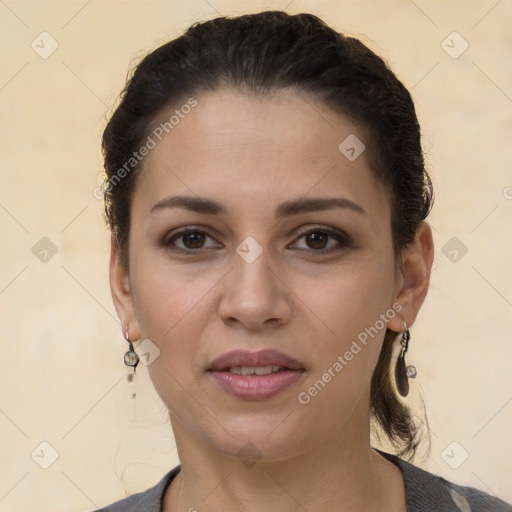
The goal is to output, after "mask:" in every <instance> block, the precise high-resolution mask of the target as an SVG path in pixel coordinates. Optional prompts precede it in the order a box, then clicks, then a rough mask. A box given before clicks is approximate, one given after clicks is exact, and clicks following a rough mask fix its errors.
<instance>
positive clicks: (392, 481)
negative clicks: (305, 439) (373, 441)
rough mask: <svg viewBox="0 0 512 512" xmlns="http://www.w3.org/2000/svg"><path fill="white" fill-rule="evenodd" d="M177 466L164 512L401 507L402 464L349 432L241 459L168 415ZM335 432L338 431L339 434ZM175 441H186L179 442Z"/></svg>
mask: <svg viewBox="0 0 512 512" xmlns="http://www.w3.org/2000/svg"><path fill="white" fill-rule="evenodd" d="M173 429H174V431H175V436H176V442H177V446H178V451H179V453H180V461H181V471H180V473H179V474H178V476H177V477H176V478H175V480H174V481H173V483H172V485H171V486H170V487H169V489H168V491H167V493H166V495H165V500H164V508H163V510H164V512H182V511H183V512H193V511H194V510H196V511H199V512H200V511H201V510H222V511H223V512H235V511H239V510H244V511H247V512H266V511H268V510H280V511H282V512H292V511H293V512H296V511H297V510H307V511H308V512H320V511H322V512H325V511H326V510H332V508H333V506H332V504H333V503H336V510H337V511H339V512H363V511H364V512H373V511H379V512H395V511H399V510H402V511H403V510H405V490H404V483H403V478H402V475H401V472H400V470H399V468H397V467H396V466H395V465H394V464H393V463H391V462H389V461H388V460H387V459H385V458H384V457H382V456H381V455H380V454H378V453H377V452H376V451H375V450H373V449H372V448H371V447H370V445H369V442H368V437H365V436H361V435H357V436H356V435H352V436H349V437H345V438H344V441H341V442H340V441H333V440H329V442H325V443H324V444H322V445H321V446H315V447H314V449H310V450H308V451H305V452H303V453H300V454H295V456H293V457H292V456H290V457H283V458H281V459H279V460H275V459H273V460H268V459H267V458H265V457H263V458H261V459H259V460H257V459H255V460H252V461H251V460H240V458H238V457H237V456H236V455H226V453H224V452H220V451H219V450H217V449H216V448H212V446H211V445H206V444H204V443H203V442H201V441H199V440H198V439H197V438H195V439H194V442H190V439H187V440H186V442H185V439H184V438H186V437H188V435H189V433H188V432H186V431H185V430H184V429H182V428H181V427H180V425H176V424H175V423H173ZM339 438H340V436H337V439H339ZM180 448H184V449H183V450H180Z"/></svg>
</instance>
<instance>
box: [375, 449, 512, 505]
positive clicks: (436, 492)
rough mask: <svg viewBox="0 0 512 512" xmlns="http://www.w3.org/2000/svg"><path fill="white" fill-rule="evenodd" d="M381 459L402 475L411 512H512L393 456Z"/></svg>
mask: <svg viewBox="0 0 512 512" xmlns="http://www.w3.org/2000/svg"><path fill="white" fill-rule="evenodd" d="M383 455H385V457H386V458H388V459H389V460H390V461H391V462H394V463H395V464H396V465H397V466H398V467H399V468H400V470H401V471H402V474H403V477H404V482H405V491H406V497H407V510H408V511H410V512H422V511H424V510H436V511H442V512H512V505H510V504H508V503H505V502H504V501H502V500H500V499H499V498H496V497H494V496H491V495H490V494H487V493H485V492H483V491H480V490H478V489H474V488H473V487H463V486H460V485H457V484H454V483H453V482H449V481H448V480H446V479H444V478H442V477H440V476H436V475H434V474H432V473H429V472H427V471H424V470H422V469H420V468H418V467H416V466H414V465H412V464H410V463H409V462H406V461H404V460H402V459H400V458H398V457H395V456H393V455H389V454H383Z"/></svg>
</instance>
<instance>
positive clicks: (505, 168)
mask: <svg viewBox="0 0 512 512" xmlns="http://www.w3.org/2000/svg"><path fill="white" fill-rule="evenodd" d="M269 8H271V9H285V8H286V9H287V10H288V11H289V12H301V11H309V12H313V13H315V14H318V15H319V16H321V17H322V18H324V19H325V20H326V21H327V22H328V23H329V24H331V25H332V26H334V27H336V28H337V29H338V30H341V31H344V32H348V33H351V34H353V35H356V36H360V37H361V38H362V39H363V41H364V42H365V43H367V44H368V45H369V46H370V47H372V48H373V49H374V50H376V51H377V52H378V53H380V54H381V55H382V56H384V57H385V58H386V59H387V60H388V61H389V62H390V64H391V66H392V68H393V69H394V70H395V72H396V73H397V74H398V75H399V77H400V78H401V79H402V80H403V81H404V83H405V84H406V86H408V87H409V88H410V89H411V90H412V93H413V95H414V98H415V101H416V104H417V108H418V113H419V116H420V121H421V122H422V124H423V128H424V134H425V139H424V141H425V149H426V151H427V152H428V162H429V166H430V168H431V169H432V172H433V174H434V178H435V189H436V196H437V198H436V204H435V207H434V211H433V213H432V215H431V217H430V222H431V225H432V226H433V228H434V230H435V243H436V261H435V270H434V272H433V275H432V285H431V290H430V293H429V296H428V298H427V302H426V304H425V306H424V308H423V311H422V313H421V315H420V318H419V320H418V321H417V323H416V324H415V325H414V327H413V328H412V331H411V332H412V346H411V349H410V356H409V361H408V362H409V363H410V364H414V365H415V366H416V367H417V368H418V372H419V374H418V377H417V379H416V380H415V381H413V388H414V391H413V395H412V397H411V401H412V402H415V401H416V402H417V401H418V400H419V397H420V396H421V397H422V398H423V400H424V402H425V405H426V409H427V412H428V418H429V421H430V426H431V432H432V446H431V452H430V456H429V457H427V458H425V459H421V458H420V459H418V460H417V464H418V465H419V466H421V467H424V468H426V469H429V470H430V471H432V472H435V473H438V474H441V475H443V476H444V477H446V478H447V479H449V480H452V481H455V482H458V483H464V484H466V485H472V486H475V487H478V488H481V489H483V490H485V491H487V492H489V493H495V494H497V495H499V496H501V497H502V498H504V499H507V500H508V501H512V485H511V484H510V482H511V481H512V463H511V454H512V440H511V434H510V432H511V428H510V424H511V422H512V385H511V382H512V381H511V379H510V363H511V360H512V358H511V356H512V344H511V337H510V333H511V332H512V272H511V271H510V268H511V266H510V262H511V261H512V230H511V229H510V226H511V213H512V200H511V199H512V173H511V171H510V169H511V167H510V162H511V151H512V150H511V147H512V145H511V144H510V141H511V140H512V127H511V112H512V76H511V75H512V67H511V66H510V62H511V49H512V33H511V31H510V26H511V21H512V2H511V1H510V0H501V1H495V0H492V1H477V2H465V1H456V2H446V1H442V2H441V1H438V2H433V1H426V0H425V1H420V0H416V1H415V2H412V1H406V0H401V1H397V2H388V1H380V2H366V1H360V2H348V1H327V0H324V1H315V2H313V1H300V0H294V1H292V2H290V1H289V0H284V1H281V0H276V1H271V0H267V1H260V2H258V1H253V2H241V1H239V0H238V1H236V0H208V1H206V0H187V1H186V2H185V1H169V0H168V1H161V2H143V1H138V2H127V1H126V2H125V1H123V2H121V1H119V2H116V1H104V0H93V1H89V2H87V1H80V2H74V1H70V2H47V1H38V2H20V1H14V0H5V1H3V0H2V1H1V2H0V19H1V22H0V23H1V25H0V44H1V48H2V69H1V75H0V109H1V119H2V125H1V144H2V147H1V150H2V152H1V154H2V158H1V167H0V169H1V171H0V172H1V186H0V226H1V242H2V250H1V252H0V315H1V352H0V353H1V354H2V369H1V371H0V379H1V386H0V393H1V398H0V443H1V444H0V454H1V456H0V460H1V462H0V465H1V466H0V511H9V512H21V511H26V512H28V511H30V512H45V511H48V512H49V511H51V512H59V511H66V512H70V511H88V510H94V509H95V508H96V507H99V506H103V505H105V504H107V503H110V502H112V501H114V500H116V499H119V498H121V497H123V496H125V494H126V493H133V492H136V491H139V490H142V489H145V488H147V487H149V486H150V485H152V484H153V483H155V482H156V481H157V480H158V479H159V478H160V477H161V476H162V475H163V474H164V473H165V472H167V471H168V470H169V469H170V468H171V467H172V466H174V465H175V464H177V457H176V451H175V446H174V444H173V441H172V434H171V431H170V428H169V423H168V420H167V415H166V410H165V407H164V406H163V404H162V403H161V402H160V400H159V398H158V397H157V396H156V393H155V392H154V391H153V389H152V387H151V384H150V382H149V379H148V376H147V369H146V368H144V367H142V368H141V369H140V371H138V372H137V376H136V379H135V382H133V383H129V382H128V381H127V380H126V375H127V370H126V368H125V367H124V365H123V362H122V355H123V353H124V351H125V349H126V343H125V341H124V339H123V337H122V334H121V330H120V327H119V323H118V320H117V318H116V315H115V312H114V308H113V305H112V302H111V298H110V291H109V285H108V275H107V264H108V245H109V235H108V233H107V231H106V229H105V226H104V224H103V221H102V217H101V213H102V208H103V206H102V203H101V201H99V200H97V199H96V198H95V197H94V196H93V190H94V188H95V187H97V186H98V184H99V183H100V182H101V170H102V160H101V154H100V150H99V147H100V144H99V140H100V135H101V132H102V129H103V127H104V125H105V118H106V115H108V112H109V109H111V108H112V106H113V105H114V103H115V101H116V97H117V95H118V93H119V92H120V91H121V88H122V86H123V85H124V79H125V76H126V72H127V69H128V66H129V64H130V63H131V62H132V61H133V59H134V58H139V57H140V56H142V55H143V54H144V53H145V52H147V51H149V50H151V49H153V48H154V47H155V46H156V45H158V44H161V43H163V42H165V41H167V40H168V39H169V38H171V37H174V36H176V35H178V34H179V33H180V32H181V31H182V30H184V29H185V28H186V27H187V26H188V25H190V24H191V23H192V22H194V21H197V20H203V19H208V18H211V17H213V16H215V15H216V11H217V12H218V13H221V14H235V13H241V12H251V11H252V12H255V11H259V10H264V9H269ZM43 31H46V32H48V33H49V34H51V37H53V38H54V39H55V40H56V41H57V43H58V48H57V50H56V51H55V52H54V53H53V54H52V55H50V56H48V58H46V59H44V58H42V57H41V56H40V55H39V54H38V53H36V51H34V50H33V49H32V47H31V43H32V41H34V40H35V43H34V46H35V47H36V48H37V49H38V51H39V52H40V53H41V52H44V51H48V50H49V49H51V40H50V39H49V38H48V36H40V34H41V32H43ZM453 31H457V32H458V33H459V34H460V36H461V37H462V38H463V40H465V41H467V43H468V44H469V47H468V49H467V50H466V51H465V52H464V53H463V54H462V55H460V56H459V57H458V58H452V57H453V55H454V52H458V51H460V50H461V49H462V48H463V46H462V45H463V44H464V41H463V40H462V39H460V38H459V37H458V36H456V35H455V36H453V35H452V36H450V37H449V38H448V39H447V40H446V42H445V43H444V44H443V41H444V40H445V39H446V38H447V36H449V35H450V34H451V33H452V32H453ZM36 45H39V46H36ZM450 47H452V48H450ZM445 50H448V51H450V52H452V56H450V55H448V53H447V52H446V51H445ZM43 237H47V238H48V239H50V240H51V242H52V243H53V244H54V245H55V247H56V249H57V252H56V254H55V255H53V256H52V253H51V252H49V253H48V254H47V256H46V259H47V261H46V262H45V261H41V260H40V258H43V259H44V256H45V254H44V253H41V251H44V249H45V247H46V246H44V243H45V242H41V243H42V244H43V246H42V248H41V247H39V249H38V250H35V252H36V254H34V253H33V250H32V248H33V247H34V246H35V244H36V243H38V241H39V240H40V239H41V238H43ZM453 237H456V239H457V240H455V242H454V241H453V240H452V241H451V242H450V240H451V239H452V238H453ZM46 243H47V242H46ZM454 243H456V244H459V248H457V247H456V246H452V245H450V244H454ZM446 244H448V245H447V246H446ZM460 244H464V246H465V247H467V253H466V254H464V255H462V252H461V251H460V247H461V245H460ZM37 247H38V246H37ZM453 250H456V251H458V252H457V253H454V252H453ZM38 251H39V252H38ZM450 251H452V252H450ZM455 256H457V260H456V261H452V260H453V258H454V257H455ZM134 393H136V395H137V397H136V399H133V398H132V396H133V394H134ZM41 442H47V443H49V444H50V445H51V447H49V446H47V445H42V446H40V443H41ZM453 442H456V443H458V444H457V445H452V446H450V444H451V443H453ZM447 447H448V450H447V451H445V450H446V448H447ZM53 450H54V451H55V452H54V451H53ZM465 452H467V453H468V454H469V456H468V458H467V460H465V461H464V462H463V463H462V464H461V465H460V467H458V469H453V468H452V466H456V465H457V464H459V463H460V462H461V461H462V459H463V455H464V453H465ZM31 453H33V456H31ZM54 453H55V454H58V458H57V459H56V460H55V461H54V462H53V463H52V464H51V465H50V466H49V467H48V468H47V469H43V468H42V467H40V465H41V464H43V465H45V464H49V463H50V462H52V454H54ZM443 453H444V457H443Z"/></svg>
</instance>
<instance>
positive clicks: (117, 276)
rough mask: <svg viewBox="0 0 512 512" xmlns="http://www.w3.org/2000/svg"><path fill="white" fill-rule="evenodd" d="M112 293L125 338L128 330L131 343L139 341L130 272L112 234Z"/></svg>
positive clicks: (110, 268)
mask: <svg viewBox="0 0 512 512" xmlns="http://www.w3.org/2000/svg"><path fill="white" fill-rule="evenodd" d="M109 275H110V292H111V294H112V299H113V301H114V306H115V308H116V312H117V316H118V317H119V320H120V321H121V328H122V330H123V336H124V335H125V334H126V330H128V337H129V339H130V340H131V341H134V340H138V339H140V337H141V334H140V329H139V324H138V323H137V319H136V317H135V308H134V306H133V297H132V291H131V285H130V276H129V272H128V270H127V269H126V268H125V267H124V266H123V264H122V263H121V254H120V251H119V245H118V242H117V239H116V237H115V236H114V235H113V234H112V235H111V237H110V265H109Z"/></svg>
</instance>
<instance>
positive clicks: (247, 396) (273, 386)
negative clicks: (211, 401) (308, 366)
mask: <svg viewBox="0 0 512 512" xmlns="http://www.w3.org/2000/svg"><path fill="white" fill-rule="evenodd" d="M243 366H245V367H257V366H280V367H281V370H280V371H279V372H277V373H271V374H268V375H236V374H234V373H231V372H230V371H229V369H230V368H233V367H243ZM304 371H305V370H304V367H303V366H302V365H301V363H300V362H299V361H297V360H296V359H294V358H292V357H290V356H287V355H286V354H283V353H282V352H278V351H276V350H261V351H259V352H249V351H246V350H234V351H232V352H228V353H227V354H224V355H222V356H220V357H218V358H217V359H215V360H214V361H213V362H212V363H211V364H210V367H209V368H208V372H209V374H210V375H211V376H212V377H213V379H214V380H215V381H216V382H217V383H218V384H219V385H220V386H221V388H222V389H223V390H224V391H225V392H227V393H229V394H231V395H233V396H235V397H237V398H241V399H243V400H264V399H266V398H270V397H272V396H274V395H277V394H278V393H280V392H282V391H284V390H285V389H286V388H288V387H290V386H291V385H292V384H294V383H295V382H297V381H298V380H299V379H300V377H301V376H302V374H303V373H304Z"/></svg>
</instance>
